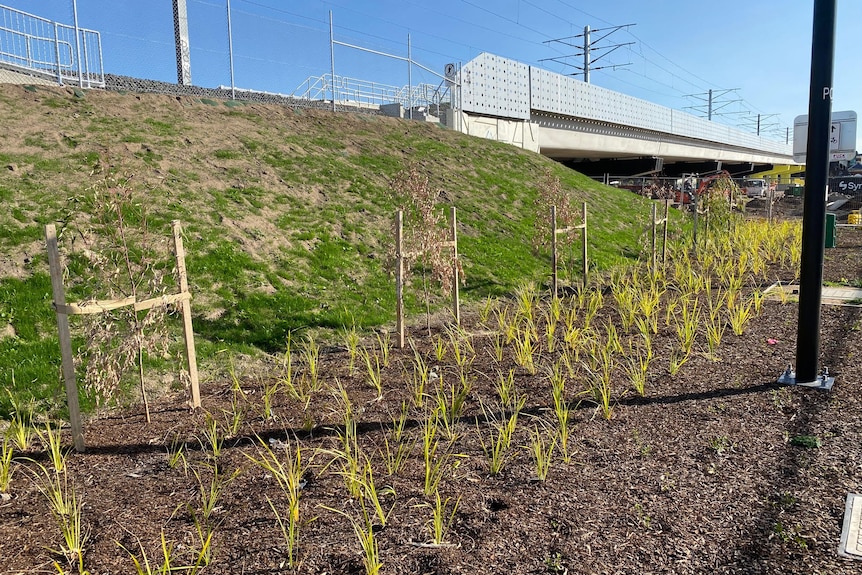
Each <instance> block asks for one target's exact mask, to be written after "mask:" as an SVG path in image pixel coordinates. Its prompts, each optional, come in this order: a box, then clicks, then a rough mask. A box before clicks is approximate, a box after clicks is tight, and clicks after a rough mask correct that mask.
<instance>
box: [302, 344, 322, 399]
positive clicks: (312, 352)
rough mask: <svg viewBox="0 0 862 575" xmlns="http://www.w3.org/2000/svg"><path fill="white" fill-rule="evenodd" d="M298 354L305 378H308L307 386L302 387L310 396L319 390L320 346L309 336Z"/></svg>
mask: <svg viewBox="0 0 862 575" xmlns="http://www.w3.org/2000/svg"><path fill="white" fill-rule="evenodd" d="M300 353H301V355H302V360H303V362H304V363H305V376H306V377H307V378H308V385H307V386H304V387H305V388H306V389H307V390H308V393H309V394H311V393H313V392H315V391H318V390H319V389H320V387H319V385H320V381H319V375H320V346H319V345H318V344H317V342H316V341H315V340H314V337H313V336H312V335H310V334H309V336H308V337H307V338H306V340H305V343H304V344H303V345H302V348H301V350H300Z"/></svg>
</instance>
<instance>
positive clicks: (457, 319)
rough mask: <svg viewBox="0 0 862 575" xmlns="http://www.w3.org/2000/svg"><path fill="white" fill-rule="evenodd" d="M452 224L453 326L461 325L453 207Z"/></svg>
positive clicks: (456, 242) (456, 224)
mask: <svg viewBox="0 0 862 575" xmlns="http://www.w3.org/2000/svg"><path fill="white" fill-rule="evenodd" d="M449 215H450V218H449V219H450V220H451V222H452V315H453V316H455V325H458V326H460V325H461V300H460V295H459V292H458V284H459V283H460V279H461V278H460V275H459V273H458V219H457V216H456V211H455V206H452V208H451V211H450V213H449Z"/></svg>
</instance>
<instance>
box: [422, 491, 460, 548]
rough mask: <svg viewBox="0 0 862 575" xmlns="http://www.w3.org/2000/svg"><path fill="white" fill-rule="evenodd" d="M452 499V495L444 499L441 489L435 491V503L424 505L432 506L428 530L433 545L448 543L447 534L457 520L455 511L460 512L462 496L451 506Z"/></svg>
mask: <svg viewBox="0 0 862 575" xmlns="http://www.w3.org/2000/svg"><path fill="white" fill-rule="evenodd" d="M451 500H452V498H451V497H447V498H446V499H443V498H442V497H441V496H440V492H439V491H434V503H426V504H424V505H423V506H427V507H430V508H431V519H429V520H428V523H427V526H428V531H429V533H430V535H431V545H436V546H443V545H447V542H446V536H447V535H448V533H449V530H450V529H451V527H452V523H453V522H454V521H455V513H457V512H458V505H459V504H460V503H461V497H460V496H459V497H458V499H456V500H455V501H454V502H453V503H452V506H451V507H450V506H449V502H450V501H451Z"/></svg>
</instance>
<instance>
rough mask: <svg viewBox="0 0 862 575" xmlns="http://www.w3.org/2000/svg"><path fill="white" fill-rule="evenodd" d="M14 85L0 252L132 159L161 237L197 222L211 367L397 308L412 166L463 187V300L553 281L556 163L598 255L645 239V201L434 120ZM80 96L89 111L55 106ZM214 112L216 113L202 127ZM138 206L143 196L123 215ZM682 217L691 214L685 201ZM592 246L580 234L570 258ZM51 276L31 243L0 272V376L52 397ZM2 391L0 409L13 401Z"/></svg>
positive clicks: (74, 215)
mask: <svg viewBox="0 0 862 575" xmlns="http://www.w3.org/2000/svg"><path fill="white" fill-rule="evenodd" d="M9 89H12V88H4V87H2V86H0V99H4V100H3V101H4V102H8V103H9V106H10V107H11V108H12V109H10V110H8V111H7V112H5V113H4V114H5V115H4V122H5V124H8V126H5V125H4V130H6V133H7V134H8V135H7V138H6V148H7V149H18V150H26V153H5V152H4V153H0V164H14V165H16V166H18V169H17V170H15V171H12V170H2V171H0V201H2V202H3V205H4V207H5V208H6V210H5V213H4V214H3V215H0V226H2V227H3V229H4V237H3V239H2V241H0V255H2V254H8V255H11V254H16V253H18V252H20V251H21V250H23V249H25V248H26V249H29V250H32V249H33V248H32V246H33V245H38V243H37V242H39V241H41V239H42V238H43V237H44V227H43V226H44V224H45V223H50V222H54V223H57V224H58V229H60V230H61V231H62V230H63V228H64V226H66V225H67V223H72V222H77V221H83V222H85V221H86V220H87V219H88V218H89V217H90V216H89V215H88V214H90V213H91V212H92V205H93V202H92V195H93V190H94V189H97V188H98V187H99V185H100V184H101V185H102V188H101V189H103V190H104V181H103V178H104V176H100V175H98V174H96V175H93V173H92V172H93V168H94V167H95V166H97V165H98V164H99V161H100V159H101V160H104V161H107V162H108V163H109V164H111V165H112V166H114V168H113V169H114V170H115V171H116V173H118V174H124V175H127V176H131V180H130V182H131V185H132V187H133V189H134V192H135V198H136V201H137V203H138V205H139V207H140V210H141V211H146V213H147V220H148V222H149V228H150V232H151V233H152V234H154V237H159V238H161V239H162V241H167V240H168V239H169V238H170V221H171V220H173V219H180V220H181V221H182V222H183V229H184V234H185V247H186V252H187V268H188V274H189V283H190V287H191V291H192V294H193V300H192V311H193V313H194V325H195V330H196V333H197V341H198V357H199V359H200V362H201V364H202V365H204V366H207V365H210V366H213V369H215V370H217V369H219V365H221V363H223V358H224V357H225V356H224V355H223V354H222V353H221V352H223V351H228V352H230V353H250V352H254V350H263V351H268V352H278V351H280V350H282V349H283V347H284V344H285V340H286V337H287V334H288V333H292V332H297V331H303V330H321V329H324V330H326V329H339V328H342V327H343V326H345V325H354V324H355V325H356V326H358V327H361V328H372V327H376V326H381V325H387V324H391V323H392V322H394V318H395V312H394V307H395V306H394V285H393V280H392V277H391V274H390V270H388V269H387V268H386V265H385V262H386V261H387V257H388V256H387V253H388V251H389V250H390V249H391V244H392V239H391V222H392V217H393V215H394V211H395V208H396V206H395V203H394V200H393V199H392V198H391V196H390V193H389V189H390V182H391V181H392V179H393V178H395V177H396V174H398V172H399V171H401V170H404V169H406V168H408V167H409V166H411V165H418V166H419V167H420V169H421V171H422V173H423V174H425V175H427V176H428V177H429V179H430V184H431V186H432V187H433V188H435V189H439V190H442V192H443V193H444V197H445V198H446V200H445V201H441V204H440V209H441V210H442V209H446V206H447V205H448V204H449V203H450V202H454V203H455V204H456V205H457V207H458V218H459V242H460V243H459V251H460V254H461V257H462V259H463V265H464V271H465V274H466V282H467V283H466V286H465V287H463V288H462V294H463V297H464V300H465V302H466V304H467V305H469V303H470V302H471V301H474V302H475V301H481V300H484V299H485V298H486V297H487V296H488V295H506V294H511V293H512V292H513V291H514V289H515V288H516V287H517V286H518V285H520V284H522V283H524V282H526V281H536V282H539V283H540V284H541V283H543V282H547V280H548V275H549V264H548V256H549V254H548V253H547V251H540V252H539V253H535V252H534V251H533V248H532V247H531V238H532V236H533V233H534V225H535V221H536V213H535V205H536V199H537V185H538V183H539V182H540V181H542V179H543V177H544V174H545V172H546V171H547V170H550V171H551V172H552V173H553V174H554V175H555V176H557V177H559V178H560V180H561V182H562V184H563V186H564V187H565V188H566V189H567V190H568V191H569V193H570V194H571V198H572V202H573V204H574V205H576V206H577V205H579V203H580V202H582V201H587V202H588V204H589V208H588V209H589V218H590V230H589V234H590V239H589V243H590V260H591V265H592V266H593V267H595V268H599V269H604V268H607V267H609V266H612V265H615V264H618V263H621V262H624V261H627V260H631V259H634V258H636V257H637V256H638V255H639V254H640V253H641V251H642V248H643V247H644V245H646V244H643V242H644V241H645V239H646V237H647V236H646V235H645V233H646V228H645V226H646V224H647V221H648V214H649V202H647V201H646V200H643V199H642V198H639V197H637V196H634V195H632V194H630V193H629V192H626V191H621V190H617V189H613V188H607V187H605V186H602V185H601V184H598V183H596V182H594V181H593V180H591V179H589V178H586V177H584V176H582V175H580V174H577V173H575V172H572V171H571V170H568V169H566V168H564V167H563V166H561V165H559V164H557V163H555V162H553V161H550V160H548V159H546V158H544V157H542V156H539V155H537V154H533V153H529V152H524V151H522V150H518V149H516V148H514V147H512V146H509V145H505V144H501V143H496V142H491V141H488V140H484V139H480V138H473V137H468V136H464V135H462V134H457V133H454V132H450V131H446V130H444V129H441V128H439V127H437V126H432V125H428V124H423V123H419V122H415V123H411V122H405V121H399V120H395V119H391V118H382V117H377V116H370V115H346V114H341V115H332V114H331V113H328V112H322V111H315V110H301V111H296V112H294V111H291V110H289V109H284V108H278V107H261V108H257V107H256V108H255V111H249V108H244V109H243V108H229V107H225V106H221V105H218V106H213V105H211V103H210V102H202V101H195V102H192V101H189V103H188V104H187V105H186V106H182V107H176V106H172V105H168V104H165V103H163V102H162V100H161V99H160V98H158V97H155V96H152V97H151V96H147V95H141V96H140V100H138V96H135V95H122V94H116V93H103V92H99V91H90V92H88V93H87V98H86V101H83V100H80V99H75V98H74V97H73V96H71V95H70V94H67V93H65V92H64V91H62V90H55V89H51V88H45V89H44V90H43V89H42V88H40V89H39V92H38V94H39V95H40V97H41V98H42V99H41V102H42V105H41V106H29V107H28V106H27V105H26V102H19V101H18V100H19V99H16V98H12V97H10V98H6V94H5V91H6V90H9ZM66 108H68V109H69V111H71V110H75V111H79V112H81V114H80V117H79V118H78V119H75V118H74V117H73V115H72V114H70V113H66V112H64V113H63V114H60V115H58V114H57V113H56V110H57V109H66ZM201 112H204V114H201ZM202 121H209V122H211V125H210V127H209V128H207V127H204V128H201V129H198V130H195V131H194V132H191V131H189V130H188V126H190V125H192V124H193V123H194V124H197V123H199V122H202ZM42 123H44V124H50V125H51V126H52V128H51V130H52V131H51V133H63V134H68V136H67V137H66V141H63V140H62V139H61V140H56V141H55V140H53V139H52V138H50V137H45V136H40V135H37V134H41V133H43V132H38V131H35V130H34V129H33V128H32V126H35V125H41V124H42ZM45 133H47V132H45ZM226 134H230V135H231V136H230V137H226ZM140 216H141V214H140V213H138V211H135V212H133V213H130V214H129V216H128V220H127V223H128V224H129V225H135V223H136V222H140V221H141V217H140ZM673 216H674V218H677V219H676V221H675V223H674V225H677V223H676V222H679V218H678V216H679V214H675V213H674V214H673ZM70 229H71V228H70ZM73 236H74V234H72V233H68V234H66V235H64V236H62V238H61V239H62V242H61V243H62V246H63V247H64V248H69V247H72V248H73V251H75V250H77V249H78V248H79V247H80V244H75V245H74V246H72V245H71V243H70V242H71V241H72V239H73ZM78 240H80V238H78ZM579 246H580V239H579V237H576V238H575V243H574V247H573V248H572V252H573V253H572V258H573V259H574V264H573V265H574V269H579V268H578V265H579V262H580V260H579V258H580V255H579V254H580V251H579V249H580V248H579ZM68 264H69V273H70V274H75V273H81V272H83V271H84V270H85V269H86V265H87V263H86V261H85V260H83V259H81V258H80V256H78V257H75V258H72V259H70V260H69V262H68ZM162 265H165V266H171V265H172V262H164V263H163V264H162ZM0 270H2V268H0ZM73 279H74V278H70V282H71V283H74V282H73V281H72V280H73ZM573 279H577V278H573ZM420 292H421V279H420V278H418V277H416V276H414V277H413V281H412V284H411V285H410V286H408V289H407V291H406V294H405V299H406V302H405V303H406V308H407V312H408V317H409V319H411V320H414V321H421V319H422V314H423V313H424V301H423V299H422V295H421V293H420ZM50 293H51V287H50V281H49V280H48V276H47V263H46V257H45V255H44V252H39V253H36V254H33V253H30V258H29V260H28V263H27V264H26V269H25V270H24V276H23V277H2V274H0V330H2V329H4V327H5V325H6V324H7V323H8V324H10V325H12V327H13V329H14V330H15V333H16V337H14V338H5V339H0V385H4V386H11V379H12V378H11V370H12V369H13V368H14V369H15V382H16V383H15V392H16V393H18V392H20V393H22V394H24V393H30V392H32V393H33V394H34V395H36V396H37V399H40V398H41V399H44V400H46V401H48V400H50V402H53V403H54V404H56V403H58V401H59V403H62V383H61V381H60V379H59V350H58V348H57V342H56V323H55V317H54V314H53V311H52V309H51V301H50V300H51V296H50ZM76 297H82V294H79V293H75V292H74V291H73V292H72V293H71V294H70V295H69V296H68V299H69V300H70V301H75V299H74V298H76ZM432 303H433V305H434V307H435V308H443V307H445V306H447V305H448V298H447V297H445V296H443V295H442V294H438V293H436V290H435V294H434V301H433V302H432ZM3 314H6V315H5V316H4V315H3ZM4 318H5V319H4ZM8 318H12V319H11V321H10V320H9V319H8ZM72 323H73V333H74V329H75V325H74V324H75V322H74V321H73V322H72ZM172 329H178V328H172ZM220 362H221V363H220ZM205 369H206V368H205ZM57 398H60V399H59V400H58V399H57ZM3 401H4V400H3V398H0V417H2V416H3V415H4V411H3V410H4V409H6V410H7V411H8V403H3ZM84 403H85V405H87V403H86V400H85V402H84Z"/></svg>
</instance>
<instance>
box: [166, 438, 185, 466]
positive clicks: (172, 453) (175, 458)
mask: <svg viewBox="0 0 862 575" xmlns="http://www.w3.org/2000/svg"><path fill="white" fill-rule="evenodd" d="M185 447H186V444H185V442H183V441H181V440H180V438H179V436H175V437H174V439H173V441H171V445H170V447H168V467H170V468H171V469H174V468H175V467H176V466H177V465H179V464H180V463H182V465H183V473H185V474H186V475H188V471H189V469H188V462H187V461H186V456H185V454H184V453H183V452H184V451H185Z"/></svg>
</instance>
